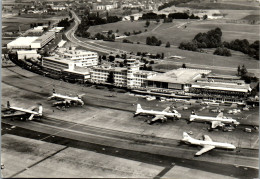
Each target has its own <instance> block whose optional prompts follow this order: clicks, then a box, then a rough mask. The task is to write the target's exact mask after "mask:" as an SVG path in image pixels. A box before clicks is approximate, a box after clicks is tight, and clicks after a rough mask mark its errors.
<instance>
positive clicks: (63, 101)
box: [48, 89, 84, 106]
mask: <svg viewBox="0 0 260 179" xmlns="http://www.w3.org/2000/svg"><path fill="white" fill-rule="evenodd" d="M82 96H84V94H82V95H77V96H76V97H71V96H66V95H62V94H58V93H56V92H55V90H54V89H53V94H52V96H50V97H48V99H49V100H52V99H57V100H59V101H57V102H55V103H53V105H54V106H57V105H71V104H73V103H76V104H80V105H81V106H83V105H84V102H83V100H82Z"/></svg>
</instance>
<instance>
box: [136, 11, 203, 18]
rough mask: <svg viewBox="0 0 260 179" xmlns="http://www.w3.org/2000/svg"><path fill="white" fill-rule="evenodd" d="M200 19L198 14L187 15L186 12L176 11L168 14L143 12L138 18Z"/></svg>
mask: <svg viewBox="0 0 260 179" xmlns="http://www.w3.org/2000/svg"><path fill="white" fill-rule="evenodd" d="M167 18H168V19H171V20H172V19H200V18H199V17H198V16H195V15H194V14H191V15H189V14H188V13H186V12H176V13H170V14H169V15H168V16H166V15H165V14H156V13H154V12H149V13H146V14H145V13H144V14H143V15H142V17H141V18H140V19H142V20H150V19H153V20H157V19H167Z"/></svg>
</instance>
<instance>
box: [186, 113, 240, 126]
mask: <svg viewBox="0 0 260 179" xmlns="http://www.w3.org/2000/svg"><path fill="white" fill-rule="evenodd" d="M190 121H202V122H210V123H211V128H212V129H214V128H216V127H218V126H220V127H223V126H224V125H225V124H233V125H239V124H240V123H239V122H237V120H235V119H232V118H227V117H225V116H223V112H221V113H219V114H218V115H217V117H209V116H198V115H196V114H191V115H190Z"/></svg>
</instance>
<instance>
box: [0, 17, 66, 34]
mask: <svg viewBox="0 0 260 179" xmlns="http://www.w3.org/2000/svg"><path fill="white" fill-rule="evenodd" d="M30 16H31V14H30ZM63 18H66V16H58V17H52V16H49V17H48V18H37V17H20V16H14V17H9V18H2V26H6V27H5V28H4V29H3V30H2V31H3V32H13V31H18V30H19V25H20V27H21V30H22V31H25V30H27V29H29V28H30V24H33V23H43V24H48V22H49V21H51V22H53V21H58V20H60V19H63Z"/></svg>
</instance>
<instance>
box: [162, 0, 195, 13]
mask: <svg viewBox="0 0 260 179" xmlns="http://www.w3.org/2000/svg"><path fill="white" fill-rule="evenodd" d="M190 1H192V0H173V1H170V2H167V3H164V4H163V5H161V6H159V7H158V11H160V10H162V9H165V8H168V7H171V6H176V5H178V4H181V3H187V2H190Z"/></svg>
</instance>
